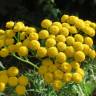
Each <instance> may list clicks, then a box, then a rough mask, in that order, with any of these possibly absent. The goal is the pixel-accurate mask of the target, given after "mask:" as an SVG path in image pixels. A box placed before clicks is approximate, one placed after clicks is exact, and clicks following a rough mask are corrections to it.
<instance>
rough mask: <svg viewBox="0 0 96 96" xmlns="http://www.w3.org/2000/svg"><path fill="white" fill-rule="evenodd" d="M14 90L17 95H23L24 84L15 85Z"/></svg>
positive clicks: (24, 90)
mask: <svg viewBox="0 0 96 96" xmlns="http://www.w3.org/2000/svg"><path fill="white" fill-rule="evenodd" d="M15 91H16V93H17V94H18V95H24V94H25V92H26V88H25V86H21V85H18V86H17V87H16V89H15Z"/></svg>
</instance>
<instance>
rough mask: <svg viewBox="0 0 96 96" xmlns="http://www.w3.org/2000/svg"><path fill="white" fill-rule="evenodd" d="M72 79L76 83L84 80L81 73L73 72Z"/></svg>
mask: <svg viewBox="0 0 96 96" xmlns="http://www.w3.org/2000/svg"><path fill="white" fill-rule="evenodd" d="M72 80H73V81H74V82H75V83H80V82H81V81H82V76H81V75H80V74H79V73H73V75H72Z"/></svg>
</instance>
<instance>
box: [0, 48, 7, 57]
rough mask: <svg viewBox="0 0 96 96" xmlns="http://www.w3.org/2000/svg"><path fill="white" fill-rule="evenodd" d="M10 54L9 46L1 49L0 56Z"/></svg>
mask: <svg viewBox="0 0 96 96" xmlns="http://www.w3.org/2000/svg"><path fill="white" fill-rule="evenodd" d="M8 55H9V50H8V48H2V49H1V50H0V56H1V57H7V56H8Z"/></svg>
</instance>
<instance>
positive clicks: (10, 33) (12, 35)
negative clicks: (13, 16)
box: [5, 29, 16, 38]
mask: <svg viewBox="0 0 96 96" xmlns="http://www.w3.org/2000/svg"><path fill="white" fill-rule="evenodd" d="M15 34H16V33H15V32H14V31H13V30H12V29H10V30H6V34H5V36H6V37H8V38H12V37H14V36H15Z"/></svg>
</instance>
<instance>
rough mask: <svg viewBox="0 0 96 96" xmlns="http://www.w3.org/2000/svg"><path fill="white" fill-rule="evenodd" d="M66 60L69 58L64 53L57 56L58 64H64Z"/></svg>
mask: <svg viewBox="0 0 96 96" xmlns="http://www.w3.org/2000/svg"><path fill="white" fill-rule="evenodd" d="M66 59H67V57H66V55H65V53H63V52H59V53H58V54H57V56H56V62H58V63H63V62H65V61H66Z"/></svg>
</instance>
